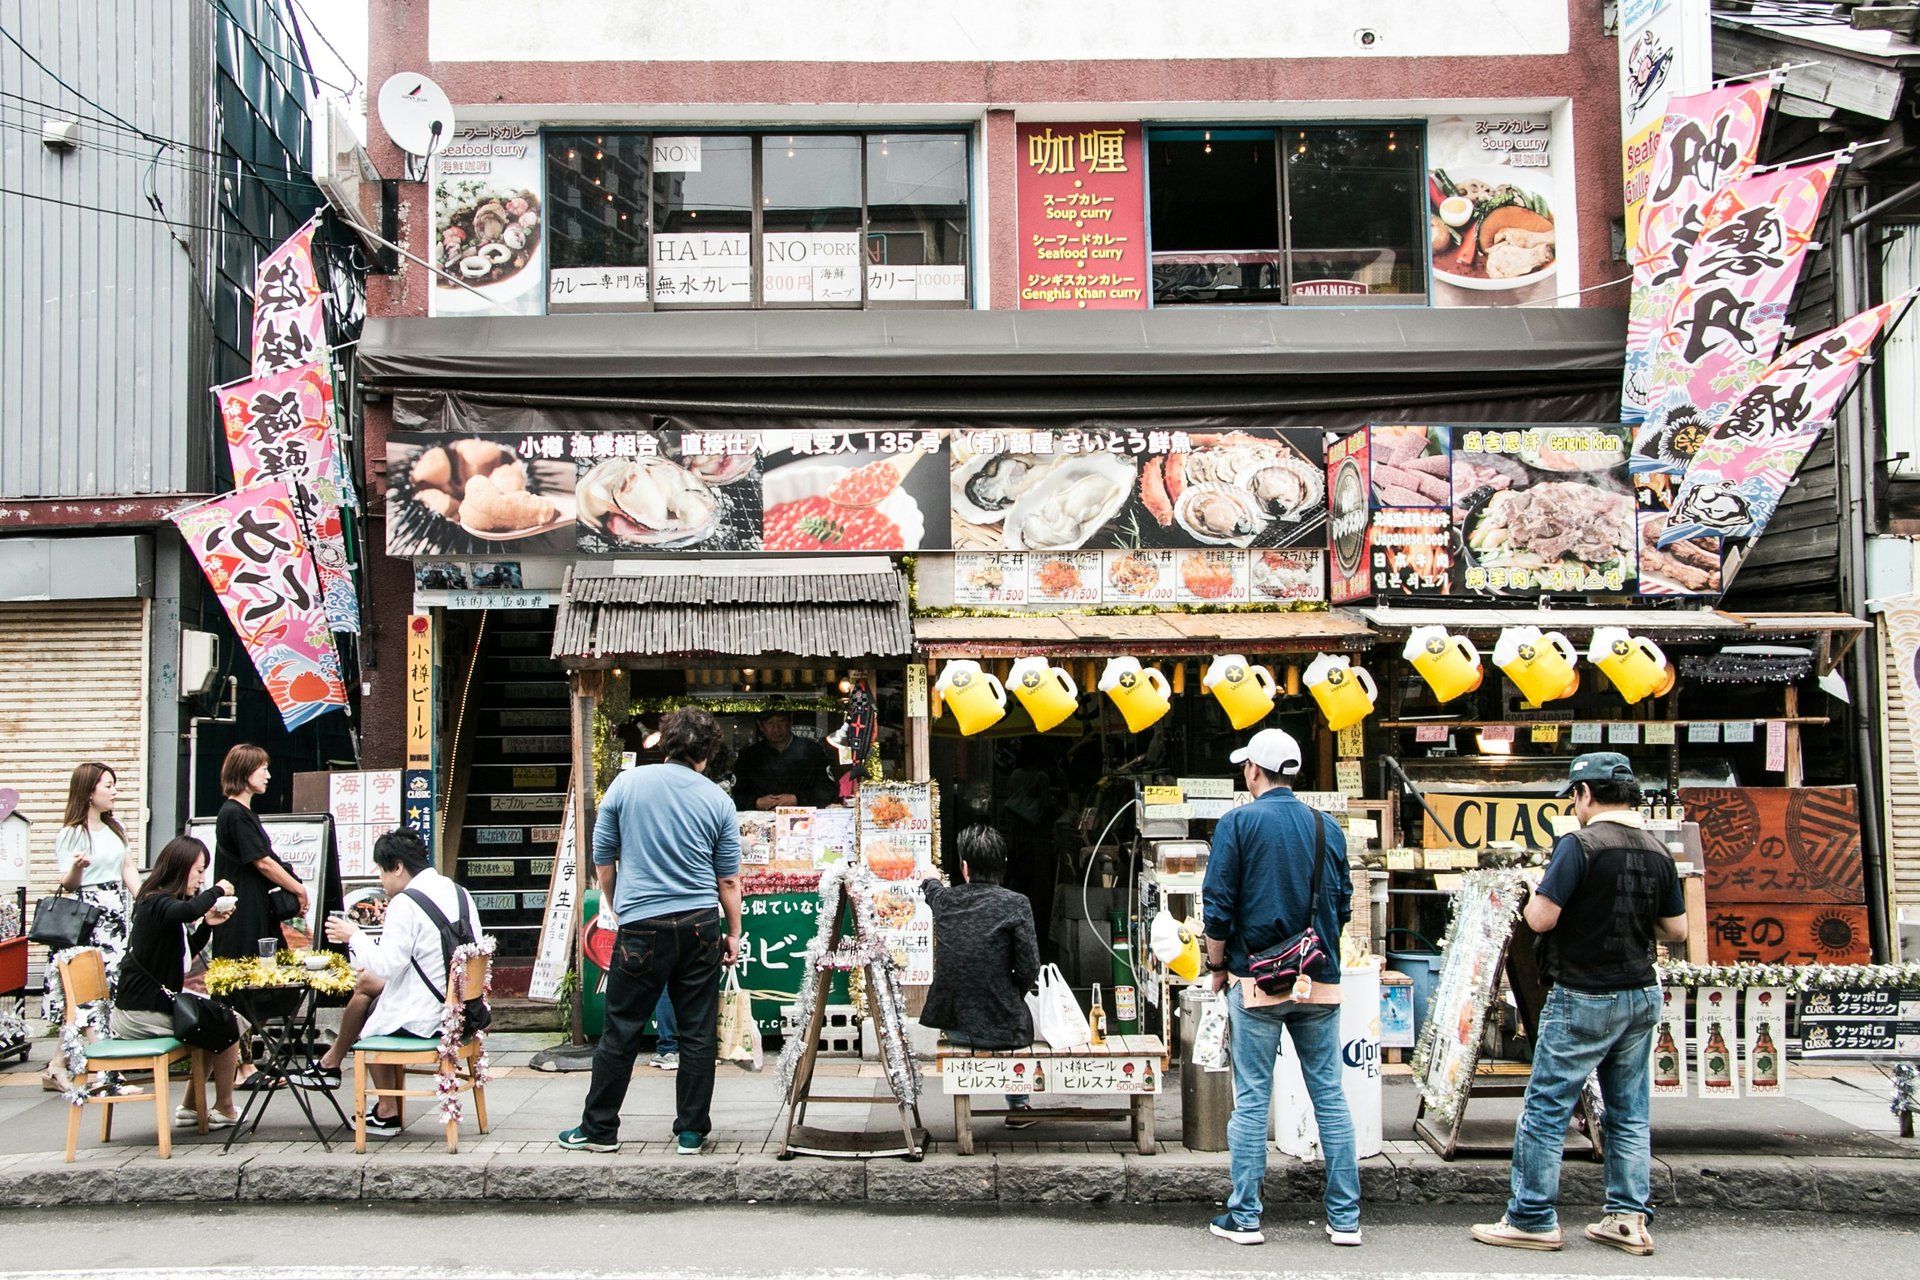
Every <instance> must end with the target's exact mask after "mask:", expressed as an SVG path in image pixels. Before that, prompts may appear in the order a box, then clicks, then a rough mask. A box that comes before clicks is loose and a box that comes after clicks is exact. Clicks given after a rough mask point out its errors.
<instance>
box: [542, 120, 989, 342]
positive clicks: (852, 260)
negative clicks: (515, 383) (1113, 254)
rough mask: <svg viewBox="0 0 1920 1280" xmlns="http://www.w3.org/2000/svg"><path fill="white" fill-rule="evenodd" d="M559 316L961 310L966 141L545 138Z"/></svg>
mask: <svg viewBox="0 0 1920 1280" xmlns="http://www.w3.org/2000/svg"><path fill="white" fill-rule="evenodd" d="M546 154H547V193H548V195H547V203H548V206H549V207H548V221H549V227H550V232H549V234H550V243H551V250H550V251H551V254H552V266H551V269H550V275H549V290H548V310H549V311H552V312H564V311H633V310H652V309H658V310H666V309H681V308H684V309H700V308H715V307H749V308H753V307H759V308H778V307H804V308H820V307H841V308H858V307H866V306H936V307H939V306H945V307H964V306H966V305H967V303H968V300H969V296H970V294H969V287H968V270H969V254H968V213H967V186H968V173H967V154H968V151H967V139H966V136H965V135H964V134H959V133H887V134H879V133H874V134H861V133H802V132H796V133H761V134H743V133H731V134H715V133H708V134H673V135H668V134H652V135H648V134H639V133H606V132H601V133H586V134H575V133H565V134H561V133H552V132H549V133H548V134H547V135H546Z"/></svg>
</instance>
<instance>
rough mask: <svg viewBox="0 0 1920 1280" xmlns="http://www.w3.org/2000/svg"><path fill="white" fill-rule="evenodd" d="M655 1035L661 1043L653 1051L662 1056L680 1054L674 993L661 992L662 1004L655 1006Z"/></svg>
mask: <svg viewBox="0 0 1920 1280" xmlns="http://www.w3.org/2000/svg"><path fill="white" fill-rule="evenodd" d="M653 1033H654V1035H656V1036H658V1037H659V1038H660V1042H659V1043H658V1044H656V1045H654V1046H653V1051H654V1052H655V1053H657V1054H660V1055H661V1056H663V1057H664V1056H665V1055H667V1054H669V1053H678V1052H680V1024H679V1022H677V1021H675V1019H674V1016H673V993H672V992H670V991H664V990H663V991H661V993H660V1003H658V1004H656V1005H654V1006H653Z"/></svg>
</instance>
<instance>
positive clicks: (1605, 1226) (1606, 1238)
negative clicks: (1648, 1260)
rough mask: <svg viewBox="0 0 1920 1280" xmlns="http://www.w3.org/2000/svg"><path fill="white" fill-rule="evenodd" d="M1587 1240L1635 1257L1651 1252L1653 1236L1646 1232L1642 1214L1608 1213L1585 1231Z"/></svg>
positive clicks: (1645, 1218)
mask: <svg viewBox="0 0 1920 1280" xmlns="http://www.w3.org/2000/svg"><path fill="white" fill-rule="evenodd" d="M1585 1234H1586V1237H1587V1239H1589V1240H1594V1241H1598V1242H1599V1243H1600V1244H1604V1245H1611V1246H1613V1247H1614V1248H1615V1249H1620V1250H1622V1251H1624V1252H1626V1253H1631V1254H1634V1255H1635V1256H1637V1257H1642V1258H1644V1257H1646V1256H1647V1255H1648V1254H1650V1253H1652V1252H1653V1234H1652V1233H1651V1232H1649V1231H1648V1230H1647V1215H1646V1214H1644V1213H1610V1214H1608V1215H1607V1216H1606V1217H1604V1218H1602V1219H1600V1221H1598V1222H1596V1223H1594V1224H1593V1225H1592V1226H1590V1227H1588V1228H1587V1230H1586V1233H1585Z"/></svg>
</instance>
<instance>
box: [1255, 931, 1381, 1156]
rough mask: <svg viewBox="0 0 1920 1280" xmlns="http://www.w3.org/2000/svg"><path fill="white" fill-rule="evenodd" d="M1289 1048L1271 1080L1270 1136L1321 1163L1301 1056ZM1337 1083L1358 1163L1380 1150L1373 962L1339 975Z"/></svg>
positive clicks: (1377, 1009)
mask: <svg viewBox="0 0 1920 1280" xmlns="http://www.w3.org/2000/svg"><path fill="white" fill-rule="evenodd" d="M1287 1038H1288V1042H1289V1043H1288V1045H1287V1047H1286V1049H1285V1050H1284V1051H1283V1052H1282V1053H1281V1055H1280V1069H1279V1071H1278V1073H1277V1074H1276V1075H1275V1077H1274V1090H1273V1135H1274V1141H1275V1143H1277V1144H1278V1145H1279V1147H1280V1149H1281V1150H1282V1151H1284V1152H1286V1153H1287V1154H1288V1155H1290V1156H1292V1157H1294V1158H1295V1159H1297V1160H1318V1159H1320V1127H1319V1126H1318V1125H1316V1124H1315V1123H1314V1120H1313V1100H1312V1099H1311V1098H1309V1097H1308V1096H1307V1083H1306V1080H1305V1079H1304V1078H1303V1077H1302V1076H1301V1074H1300V1055H1299V1052H1298V1051H1297V1050H1296V1049H1294V1048H1293V1046H1292V1043H1291V1041H1292V1033H1291V1032H1289V1033H1288V1037H1287ZM1340 1062H1341V1068H1340V1080H1341V1084H1342V1085H1343V1086H1344V1088H1345V1090H1346V1094H1347V1110H1348V1112H1350V1113H1351V1114H1352V1116H1353V1138H1354V1146H1355V1148H1356V1150H1357V1152H1358V1154H1359V1157H1360V1159H1362V1160H1364V1159H1366V1158H1367V1157H1368V1156H1377V1155H1379V1154H1380V1151H1381V1148H1382V1139H1383V1132H1382V1124H1381V1118H1380V1112H1381V1102H1380V971H1379V970H1378V969H1376V968H1375V967H1374V966H1373V965H1372V964H1371V963H1368V964H1363V965H1358V966H1356V967H1354V968H1351V969H1345V968H1343V969H1341V970H1340Z"/></svg>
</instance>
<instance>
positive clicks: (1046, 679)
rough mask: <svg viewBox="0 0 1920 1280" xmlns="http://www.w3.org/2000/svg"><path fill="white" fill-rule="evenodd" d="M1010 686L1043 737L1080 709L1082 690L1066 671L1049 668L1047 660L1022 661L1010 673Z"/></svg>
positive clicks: (1008, 683) (1028, 659)
mask: <svg viewBox="0 0 1920 1280" xmlns="http://www.w3.org/2000/svg"><path fill="white" fill-rule="evenodd" d="M1006 684H1007V688H1008V689H1010V690H1012V691H1013V696H1014V697H1016V698H1018V699H1020V705H1021V706H1023V707H1025V708H1026V709H1027V714H1028V715H1029V716H1032V717H1033V727H1034V728H1035V729H1036V730H1038V731H1039V732H1041V733H1045V732H1046V731H1047V730H1049V729H1051V728H1053V727H1054V726H1055V725H1057V724H1059V723H1060V722H1061V721H1063V720H1065V719H1066V718H1067V717H1068V716H1070V715H1072V714H1073V712H1074V709H1075V708H1076V707H1078V706H1079V705H1080V686H1079V685H1077V684H1075V683H1074V681H1073V677H1072V676H1070V675H1068V674H1067V671H1066V668H1064V667H1054V666H1049V665H1047V660H1046V659H1045V658H1022V659H1020V660H1019V661H1018V662H1016V663H1014V664H1013V666H1012V667H1011V668H1009V669H1008V671H1007V682H1006Z"/></svg>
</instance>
